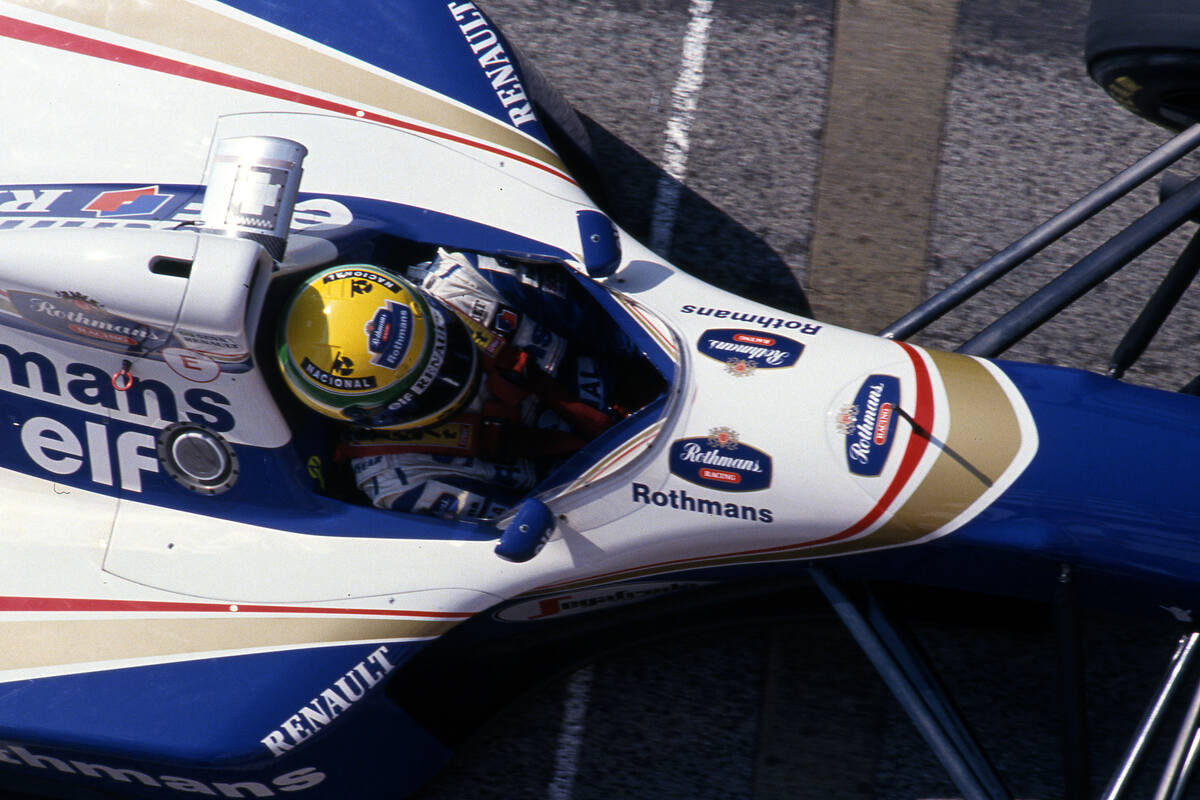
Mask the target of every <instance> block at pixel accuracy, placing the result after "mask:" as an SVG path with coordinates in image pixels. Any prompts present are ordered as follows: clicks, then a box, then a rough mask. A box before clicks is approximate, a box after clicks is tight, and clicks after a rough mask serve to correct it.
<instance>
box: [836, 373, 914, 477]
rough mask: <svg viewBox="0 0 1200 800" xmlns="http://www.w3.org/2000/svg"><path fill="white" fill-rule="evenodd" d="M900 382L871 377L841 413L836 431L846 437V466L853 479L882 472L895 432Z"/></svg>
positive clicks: (897, 379)
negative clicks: (857, 476) (852, 474)
mask: <svg viewBox="0 0 1200 800" xmlns="http://www.w3.org/2000/svg"><path fill="white" fill-rule="evenodd" d="M899 407H900V379H899V378H897V377H895V376H893V375H872V376H871V377H869V378H867V379H866V380H865V381H863V385H862V386H861V387H859V390H858V394H856V395H855V396H854V403H853V404H851V405H849V406H847V407H846V408H844V409H842V413H841V414H840V415H839V419H838V428H839V430H840V431H841V432H842V433H844V434H845V435H846V465H847V466H848V467H849V468H850V471H851V472H853V473H854V474H855V475H867V476H873V475H878V474H879V473H881V472H882V471H883V465H884V463H885V462H886V461H887V457H888V453H889V452H891V449H892V439H893V438H894V436H895V432H896V421H897V411H898V409H899Z"/></svg>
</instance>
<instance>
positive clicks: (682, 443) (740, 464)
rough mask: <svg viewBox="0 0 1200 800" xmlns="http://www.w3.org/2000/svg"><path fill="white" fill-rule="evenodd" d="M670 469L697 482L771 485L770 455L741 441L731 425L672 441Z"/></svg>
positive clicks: (724, 486)
mask: <svg viewBox="0 0 1200 800" xmlns="http://www.w3.org/2000/svg"><path fill="white" fill-rule="evenodd" d="M670 465H671V473H672V474H673V475H676V476H678V477H680V478H683V479H684V480H685V481H688V482H690V483H694V484H696V485H697V486H707V487H709V488H711V489H721V490H723V491H726V492H753V491H757V490H759V489H766V488H767V487H769V486H770V485H771V457H770V456H769V455H767V454H766V453H764V452H763V451H761V450H759V449H757V448H754V447H751V446H750V445H748V444H746V443H745V442H743V441H741V439H740V437H739V436H738V434H737V433H736V432H735V431H733V430H731V429H730V428H724V427H721V428H713V429H711V430H710V431H709V435H708V436H696V437H691V438H688V439H679V440H677V441H675V442H673V443H672V444H671V452H670Z"/></svg>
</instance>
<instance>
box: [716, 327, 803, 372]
mask: <svg viewBox="0 0 1200 800" xmlns="http://www.w3.org/2000/svg"><path fill="white" fill-rule="evenodd" d="M696 348H697V349H698V350H699V351H700V352H701V353H703V354H704V355H706V356H708V357H709V358H713V359H716V360H717V361H721V362H723V363H724V364H725V371H726V372H728V373H729V374H730V375H735V376H738V377H743V376H747V375H753V374H754V372H755V371H756V370H759V369H779V368H782V367H790V366H793V365H795V363H796V359H798V358H800V354H801V353H803V352H804V345H802V344H800V342H797V341H795V340H794V339H789V338H787V337H786V336H779V335H777V334H766V333H761V332H759V331H748V330H742V329H740V328H711V329H709V330H707V331H705V332H704V333H702V334H700V340H699V341H698V342H697V343H696Z"/></svg>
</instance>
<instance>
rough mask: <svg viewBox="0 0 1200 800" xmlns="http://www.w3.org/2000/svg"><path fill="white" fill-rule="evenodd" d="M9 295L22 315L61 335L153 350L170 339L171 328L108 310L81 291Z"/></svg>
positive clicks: (103, 345) (99, 344)
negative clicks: (143, 321) (155, 325)
mask: <svg viewBox="0 0 1200 800" xmlns="http://www.w3.org/2000/svg"><path fill="white" fill-rule="evenodd" d="M8 298H9V300H10V301H12V304H13V306H14V307H15V308H16V309H17V313H19V314H20V315H21V316H22V317H24V318H25V319H27V320H29V321H30V322H33V323H36V324H37V325H38V326H40V327H42V328H46V329H49V330H50V331H52V332H53V333H54V334H55V335H57V336H59V337H60V338H66V339H74V340H76V341H81V342H86V343H87V344H90V345H92V346H94V347H101V348H104V349H106V350H117V351H120V352H125V353H138V352H152V351H154V350H158V349H159V348H162V347H165V346H166V345H167V344H168V343H169V342H170V341H171V332H170V331H167V330H163V329H160V328H156V327H154V326H153V325H148V324H145V323H142V322H138V321H137V320H132V319H127V318H125V317H119V316H117V315H116V314H111V313H109V312H108V311H105V310H104V308H103V307H102V306H101V304H100V303H99V302H97V301H96V300H94V299H92V298H90V297H88V296H87V295H85V294H83V293H82V292H73V291H60V292H56V296H54V297H51V296H49V295H43V294H35V293H33V292H21V291H15V290H10V291H9V292H8Z"/></svg>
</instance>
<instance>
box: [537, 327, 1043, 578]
mask: <svg viewBox="0 0 1200 800" xmlns="http://www.w3.org/2000/svg"><path fill="white" fill-rule="evenodd" d="M896 345H897V346H898V347H900V348H901V349H902V350H903V352H904V354H905V355H906V356H907V357H908V360H909V362H910V363H911V365H912V369H913V375H912V378H911V386H912V388H911V389H910V390H909V391H911V392H912V394H911V395H910V396H904V395H903V394H902V395H901V397H900V398H899V401H898V406H897V411H898V412H899V411H904V412H905V413H904V415H903V416H900V418H899V419H896V418H895V417H893V418H892V420H891V423H890V425H891V427H890V428H889V430H890V431H892V433H889V434H887V435H895V436H898V435H899V430H900V428H899V426H902V425H903V426H907V427H908V429H909V430H908V433H907V435H906V439H905V442H904V444H903V446H902V447H901V448H900V450H899V453H900V455H899V461H898V462H897V464H896V466H895V467H894V468H892V470H893V471H891V472H890V478H886V481H887V482H886V485H885V486H881V487H880V489H879V490H878V494H877V495H876V501H875V502H874V504H873V505H872V506H871V507H870V509H869V510H868V511H867V512H866V513H865V514H863V515H862V516H861V517H860V518H859V519H858V520H857V521H855V522H853V523H852V524H850V525H848V526H846V527H843V528H842V529H841V530H837V531H834V532H831V533H830V534H829V535H827V536H823V537H818V538H817V539H813V540H809V541H803V542H795V543H791V544H783V545H778V546H771V547H761V548H756V549H749V550H741V551H734V552H728V553H723V554H719V555H712V556H705V557H700V558H690V559H677V560H672V561H664V562H657V563H652V564H645V565H642V566H640V567H635V568H632V569H627V570H619V571H615V572H610V573H604V574H599V575H594V576H591V577H589V578H586V579H583V580H574V581H564V582H562V583H557V584H549V585H547V586H542V587H539V589H538V590H537V591H551V590H553V591H565V590H569V589H572V590H573V589H578V588H581V587H585V586H591V585H596V584H602V583H609V582H612V581H615V580H628V579H631V578H640V577H645V576H649V575H656V574H661V573H667V572H676V571H679V570H681V569H692V568H701V567H718V566H727V565H734V564H744V563H754V562H761V561H776V560H792V559H803V558H814V557H824V556H830V555H840V554H844V553H852V552H861V551H866V550H878V549H883V548H889V547H896V546H900V545H907V544H916V543H919V542H923V541H928V540H929V539H932V538H936V537H938V536H943V535H945V534H948V533H951V532H953V531H954V530H956V529H957V528H958V527H961V526H962V525H964V524H966V523H967V522H968V521H970V520H971V519H972V518H974V517H975V516H976V515H978V514H979V513H980V512H982V511H983V510H984V509H985V508H987V506H989V505H990V504H991V503H992V502H994V501H995V500H996V499H997V498H998V497H999V496H1000V495H1001V494H1002V493H1003V492H1004V491H1005V490H1006V489H1008V487H1009V486H1011V485H1012V483H1013V482H1014V481H1015V480H1016V479H1017V477H1018V476H1019V475H1020V474H1021V473H1022V472H1023V471H1024V470H1025V468H1026V467H1027V466H1028V465H1029V463H1030V462H1031V461H1032V460H1033V457H1034V454H1035V453H1036V451H1037V442H1038V437H1037V429H1036V427H1034V424H1033V419H1032V416H1031V415H1030V413H1029V409H1028V408H1027V407H1026V406H1025V403H1024V401H1023V400H1022V399H1021V397H1020V395H1019V394H1018V393H1017V391H1016V388H1015V387H1014V386H1012V384H1011V382H1010V381H1009V380H1008V379H1007V377H1005V376H1004V375H1003V373H1001V372H1000V371H999V370H998V369H996V368H995V367H993V366H991V365H990V364H988V363H987V362H985V361H982V360H979V359H975V358H972V357H968V356H960V355H954V354H950V353H940V352H936V351H926V350H923V349H921V348H917V347H914V346H912V345H909V344H906V343H903V342H897V343H896ZM931 366H932V368H933V369H931ZM878 377H879V376H871V378H870V379H868V380H867V381H866V382H865V383H864V387H865V388H866V389H867V392H868V396H869V395H870V391H871V387H872V386H877V385H878V384H879V381H878ZM935 378H936V379H938V380H939V381H940V389H941V390H942V391H943V392H944V396H945V404H946V405H945V406H944V407H943V406H941V405H940V401H936V403H937V404H936V405H935V397H936V396H937V392H936V391H935ZM884 395H885V391H883V390H881V391H880V393H879V397H880V398H881V399H882V397H883V396H884ZM836 413H838V410H837V409H831V415H833V414H836ZM939 420H941V423H947V426H948V431H947V433H946V434H945V435H944V437H943V438H940V439H939V438H938V437H937V436H935V435H933V433H932V432H933V431H934V430H937V429H938V428H935V422H938V421H939ZM941 423H939V424H941ZM831 433H832V432H831ZM836 435H838V436H839V437H841V436H842V435H843V434H836ZM871 480H873V479H871Z"/></svg>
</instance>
